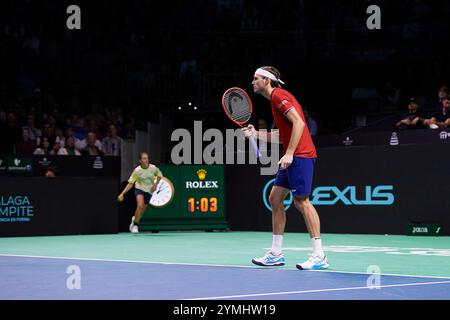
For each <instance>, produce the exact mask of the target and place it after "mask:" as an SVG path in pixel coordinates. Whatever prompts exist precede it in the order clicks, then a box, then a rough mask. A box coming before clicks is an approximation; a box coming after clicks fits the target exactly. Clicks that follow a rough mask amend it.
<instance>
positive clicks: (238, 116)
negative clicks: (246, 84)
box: [222, 87, 261, 158]
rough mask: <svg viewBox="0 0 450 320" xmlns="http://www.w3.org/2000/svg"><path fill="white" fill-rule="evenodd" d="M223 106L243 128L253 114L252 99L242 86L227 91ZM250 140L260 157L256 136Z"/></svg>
mask: <svg viewBox="0 0 450 320" xmlns="http://www.w3.org/2000/svg"><path fill="white" fill-rule="evenodd" d="M222 107H223V111H224V112H225V114H226V115H227V116H228V118H230V119H231V121H233V122H234V123H236V124H237V125H238V126H240V127H241V128H242V127H244V126H245V125H246V124H247V122H248V121H249V120H250V117H251V116H252V111H253V107H252V101H251V100H250V97H249V96H248V94H247V92H245V91H244V90H243V89H241V88H237V87H233V88H230V89H228V90H227V91H225V93H224V94H223V96H222ZM249 140H250V145H251V146H252V148H253V150H254V151H255V154H256V157H257V158H259V157H260V156H261V153H260V152H259V149H258V145H257V144H256V140H255V138H254V137H253V136H252V137H250V139H249Z"/></svg>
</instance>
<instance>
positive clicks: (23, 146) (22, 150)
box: [16, 128, 36, 157]
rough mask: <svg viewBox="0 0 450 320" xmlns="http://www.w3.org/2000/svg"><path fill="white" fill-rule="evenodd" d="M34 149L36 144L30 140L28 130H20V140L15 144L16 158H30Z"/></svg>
mask: <svg viewBox="0 0 450 320" xmlns="http://www.w3.org/2000/svg"><path fill="white" fill-rule="evenodd" d="M35 149H36V142H35V141H33V140H31V139H30V131H29V130H28V128H22V138H21V139H20V140H19V141H18V142H17V143H16V154H17V155H18V156H26V157H27V156H32V155H33V152H34V150H35Z"/></svg>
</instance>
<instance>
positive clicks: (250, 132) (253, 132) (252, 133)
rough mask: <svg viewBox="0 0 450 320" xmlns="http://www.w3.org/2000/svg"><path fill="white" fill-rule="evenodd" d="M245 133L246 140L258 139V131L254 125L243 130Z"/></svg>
mask: <svg viewBox="0 0 450 320" xmlns="http://www.w3.org/2000/svg"><path fill="white" fill-rule="evenodd" d="M241 130H242V131H243V132H244V135H245V137H246V138H250V137H256V129H255V127H254V126H253V125H251V124H249V125H248V126H246V127H244V128H241Z"/></svg>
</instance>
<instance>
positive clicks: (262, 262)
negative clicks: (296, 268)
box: [252, 251, 285, 267]
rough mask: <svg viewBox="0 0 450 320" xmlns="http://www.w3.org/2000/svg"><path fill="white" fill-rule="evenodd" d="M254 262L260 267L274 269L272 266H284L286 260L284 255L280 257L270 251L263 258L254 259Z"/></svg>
mask: <svg viewBox="0 0 450 320" xmlns="http://www.w3.org/2000/svg"><path fill="white" fill-rule="evenodd" d="M252 262H253V263H254V264H256V265H258V266H264V267H272V266H284V263H285V259H284V255H283V254H280V255H278V256H276V255H274V254H272V252H270V251H268V252H267V253H266V254H265V255H264V257H262V258H254V259H252Z"/></svg>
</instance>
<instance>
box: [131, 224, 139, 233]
mask: <svg viewBox="0 0 450 320" xmlns="http://www.w3.org/2000/svg"><path fill="white" fill-rule="evenodd" d="M131 233H139V228H138V226H136V225H134V226H133V228H131Z"/></svg>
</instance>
